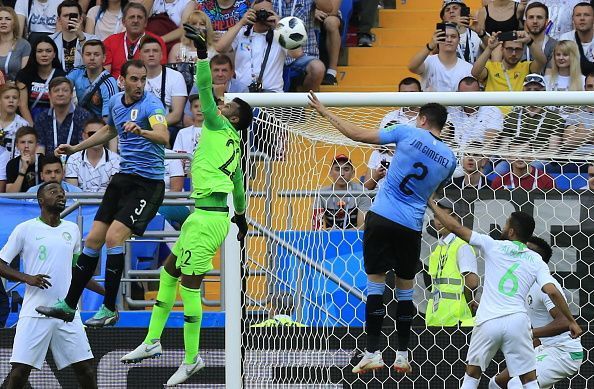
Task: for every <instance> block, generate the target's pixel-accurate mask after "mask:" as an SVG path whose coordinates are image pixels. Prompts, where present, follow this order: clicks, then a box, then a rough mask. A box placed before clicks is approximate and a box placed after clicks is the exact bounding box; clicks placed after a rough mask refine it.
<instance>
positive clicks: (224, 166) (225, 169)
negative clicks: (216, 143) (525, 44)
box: [219, 139, 239, 177]
mask: <svg viewBox="0 0 594 389" xmlns="http://www.w3.org/2000/svg"><path fill="white" fill-rule="evenodd" d="M225 146H227V147H230V148H231V156H230V157H229V159H228V160H226V161H225V163H223V164H222V165H221V166H219V170H220V171H222V172H223V173H225V175H227V176H229V177H231V176H232V175H233V172H232V171H229V169H228V167H229V165H231V164H232V163H233V161H234V160H235V156H236V155H237V154H238V153H239V150H236V149H235V147H234V142H233V140H231V139H229V140H228V141H227V143H226V144H225Z"/></svg>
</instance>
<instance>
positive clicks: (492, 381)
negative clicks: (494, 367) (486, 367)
mask: <svg viewBox="0 0 594 389" xmlns="http://www.w3.org/2000/svg"><path fill="white" fill-rule="evenodd" d="M495 377H497V376H493V377H491V379H490V380H489V389H502V388H501V386H499V385H497V382H495Z"/></svg>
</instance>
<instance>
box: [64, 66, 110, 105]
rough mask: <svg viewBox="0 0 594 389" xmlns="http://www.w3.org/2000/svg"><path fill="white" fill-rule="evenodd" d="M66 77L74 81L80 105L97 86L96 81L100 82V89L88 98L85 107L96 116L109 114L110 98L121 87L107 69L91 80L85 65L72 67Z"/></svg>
mask: <svg viewBox="0 0 594 389" xmlns="http://www.w3.org/2000/svg"><path fill="white" fill-rule="evenodd" d="M66 77H68V78H69V79H70V80H71V81H72V82H73V83H74V88H75V90H76V98H77V99H78V104H79V106H80V105H81V104H83V103H84V102H83V99H85V96H86V95H87V94H88V93H90V92H91V90H92V89H93V88H94V87H95V85H96V84H95V83H100V84H99V89H98V90H97V91H96V92H95V93H93V96H88V97H87V98H86V101H88V103H87V104H85V106H84V107H83V108H85V109H87V110H88V111H90V112H91V113H92V114H93V115H95V116H96V117H105V116H108V115H109V104H108V103H109V99H111V96H113V95H115V94H116V93H118V91H119V89H118V83H117V81H116V79H115V78H113V77H111V75H110V74H109V72H108V71H107V70H104V71H103V72H102V73H101V74H100V75H99V76H98V77H97V78H96V79H95V81H93V82H91V81H90V80H89V77H88V76H87V70H86V69H85V67H84V66H82V67H77V68H74V69H72V70H71V71H70V72H69V73H68V74H67V75H66Z"/></svg>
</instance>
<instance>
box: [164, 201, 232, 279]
mask: <svg viewBox="0 0 594 389" xmlns="http://www.w3.org/2000/svg"><path fill="white" fill-rule="evenodd" d="M229 225H230V221H229V215H228V213H227V212H216V211H205V210H202V209H196V210H195V211H194V213H192V214H191V215H190V216H188V218H187V219H186V221H185V222H184V224H183V225H182V229H181V234H180V236H179V238H178V240H177V242H175V246H173V250H172V253H173V255H175V256H176V257H177V261H176V263H175V267H176V268H178V269H181V272H182V274H185V275H200V274H204V273H206V272H208V271H210V270H212V268H213V266H212V258H213V257H214V255H215V253H216V252H217V250H218V249H219V247H221V244H223V241H224V240H225V238H226V237H227V234H228V233H229Z"/></svg>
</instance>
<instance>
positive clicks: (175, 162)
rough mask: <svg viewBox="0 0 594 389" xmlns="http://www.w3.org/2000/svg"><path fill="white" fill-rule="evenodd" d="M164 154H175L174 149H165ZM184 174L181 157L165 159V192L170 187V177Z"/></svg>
mask: <svg viewBox="0 0 594 389" xmlns="http://www.w3.org/2000/svg"><path fill="white" fill-rule="evenodd" d="M165 154H175V151H171V150H167V149H165ZM183 176H185V172H184V166H183V164H182V160H181V159H165V176H164V177H163V181H165V192H169V190H170V189H171V177H183Z"/></svg>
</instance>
